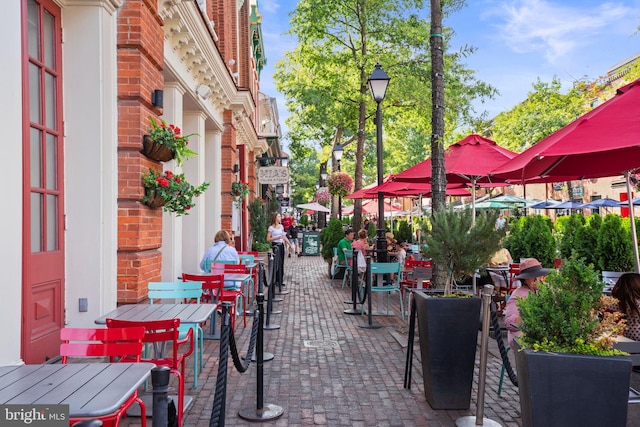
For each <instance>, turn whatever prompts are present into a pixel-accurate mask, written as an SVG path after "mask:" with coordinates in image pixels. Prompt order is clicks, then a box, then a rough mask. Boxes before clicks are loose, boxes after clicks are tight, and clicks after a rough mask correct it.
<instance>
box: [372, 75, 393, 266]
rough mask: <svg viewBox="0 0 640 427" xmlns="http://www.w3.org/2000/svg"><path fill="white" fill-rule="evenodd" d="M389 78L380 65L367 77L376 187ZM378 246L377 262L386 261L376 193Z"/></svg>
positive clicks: (381, 200)
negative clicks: (373, 117)
mask: <svg viewBox="0 0 640 427" xmlns="http://www.w3.org/2000/svg"><path fill="white" fill-rule="evenodd" d="M389 80H391V79H390V78H389V76H388V75H387V73H385V72H384V70H383V69H382V67H381V66H380V64H376V67H375V69H374V70H373V72H372V73H371V75H370V76H369V79H368V80H367V83H368V84H369V90H370V91H371V96H373V100H374V101H375V102H376V104H377V108H376V154H377V156H378V185H382V181H383V179H384V177H383V165H382V155H383V152H382V108H381V107H380V103H381V102H382V100H383V99H384V96H385V94H386V92H387V86H388V85H389ZM377 234H378V245H377V251H376V252H377V257H378V258H377V261H378V262H386V261H387V242H386V239H385V236H384V234H385V230H384V193H383V192H382V191H379V192H378V227H377Z"/></svg>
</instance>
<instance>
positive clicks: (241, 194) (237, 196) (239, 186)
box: [231, 182, 249, 204]
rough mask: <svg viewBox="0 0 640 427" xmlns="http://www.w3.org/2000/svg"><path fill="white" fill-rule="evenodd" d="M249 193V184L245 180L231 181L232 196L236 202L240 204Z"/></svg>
mask: <svg viewBox="0 0 640 427" xmlns="http://www.w3.org/2000/svg"><path fill="white" fill-rule="evenodd" d="M248 195H249V184H245V183H244V182H232V183H231V196H232V197H233V201H234V202H236V204H240V203H241V202H242V200H244V198H245V197H247V196H248Z"/></svg>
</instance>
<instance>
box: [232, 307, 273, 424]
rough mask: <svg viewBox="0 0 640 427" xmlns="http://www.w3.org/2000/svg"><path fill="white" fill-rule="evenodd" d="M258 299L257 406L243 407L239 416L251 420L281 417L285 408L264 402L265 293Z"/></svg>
mask: <svg viewBox="0 0 640 427" xmlns="http://www.w3.org/2000/svg"><path fill="white" fill-rule="evenodd" d="M256 301H257V304H258V316H259V319H258V336H257V338H256V369H257V370H256V388H257V390H256V407H255V408H253V407H252V408H245V409H241V410H240V411H239V412H238V416H239V417H240V418H244V419H245V420H249V421H268V420H274V419H276V418H279V417H281V416H282V414H284V409H283V408H282V407H281V406H278V405H274V404H269V403H268V404H265V403H264V394H263V389H264V358H263V350H264V348H263V347H264V294H258V295H257V296H256Z"/></svg>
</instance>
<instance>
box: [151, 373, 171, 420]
mask: <svg viewBox="0 0 640 427" xmlns="http://www.w3.org/2000/svg"><path fill="white" fill-rule="evenodd" d="M170 373H171V369H169V367H168V366H156V367H155V368H153V369H152V370H151V386H152V387H153V415H152V418H151V422H152V425H153V427H166V426H167V425H168V423H169V374H170Z"/></svg>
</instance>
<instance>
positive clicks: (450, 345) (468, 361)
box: [414, 291, 482, 409]
mask: <svg viewBox="0 0 640 427" xmlns="http://www.w3.org/2000/svg"><path fill="white" fill-rule="evenodd" d="M414 296H415V299H416V309H417V313H418V332H419V336H420V354H421V356H422V378H423V381H424V396H425V398H426V399H427V402H429V405H431V407H432V408H433V409H469V407H470V405H471V387H472V385H473V368H474V364H475V358H476V347H477V343H478V322H479V319H480V307H481V302H482V301H481V299H480V298H476V297H473V298H442V297H430V296H428V295H427V294H425V293H424V292H421V291H417V292H415V293H414Z"/></svg>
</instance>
